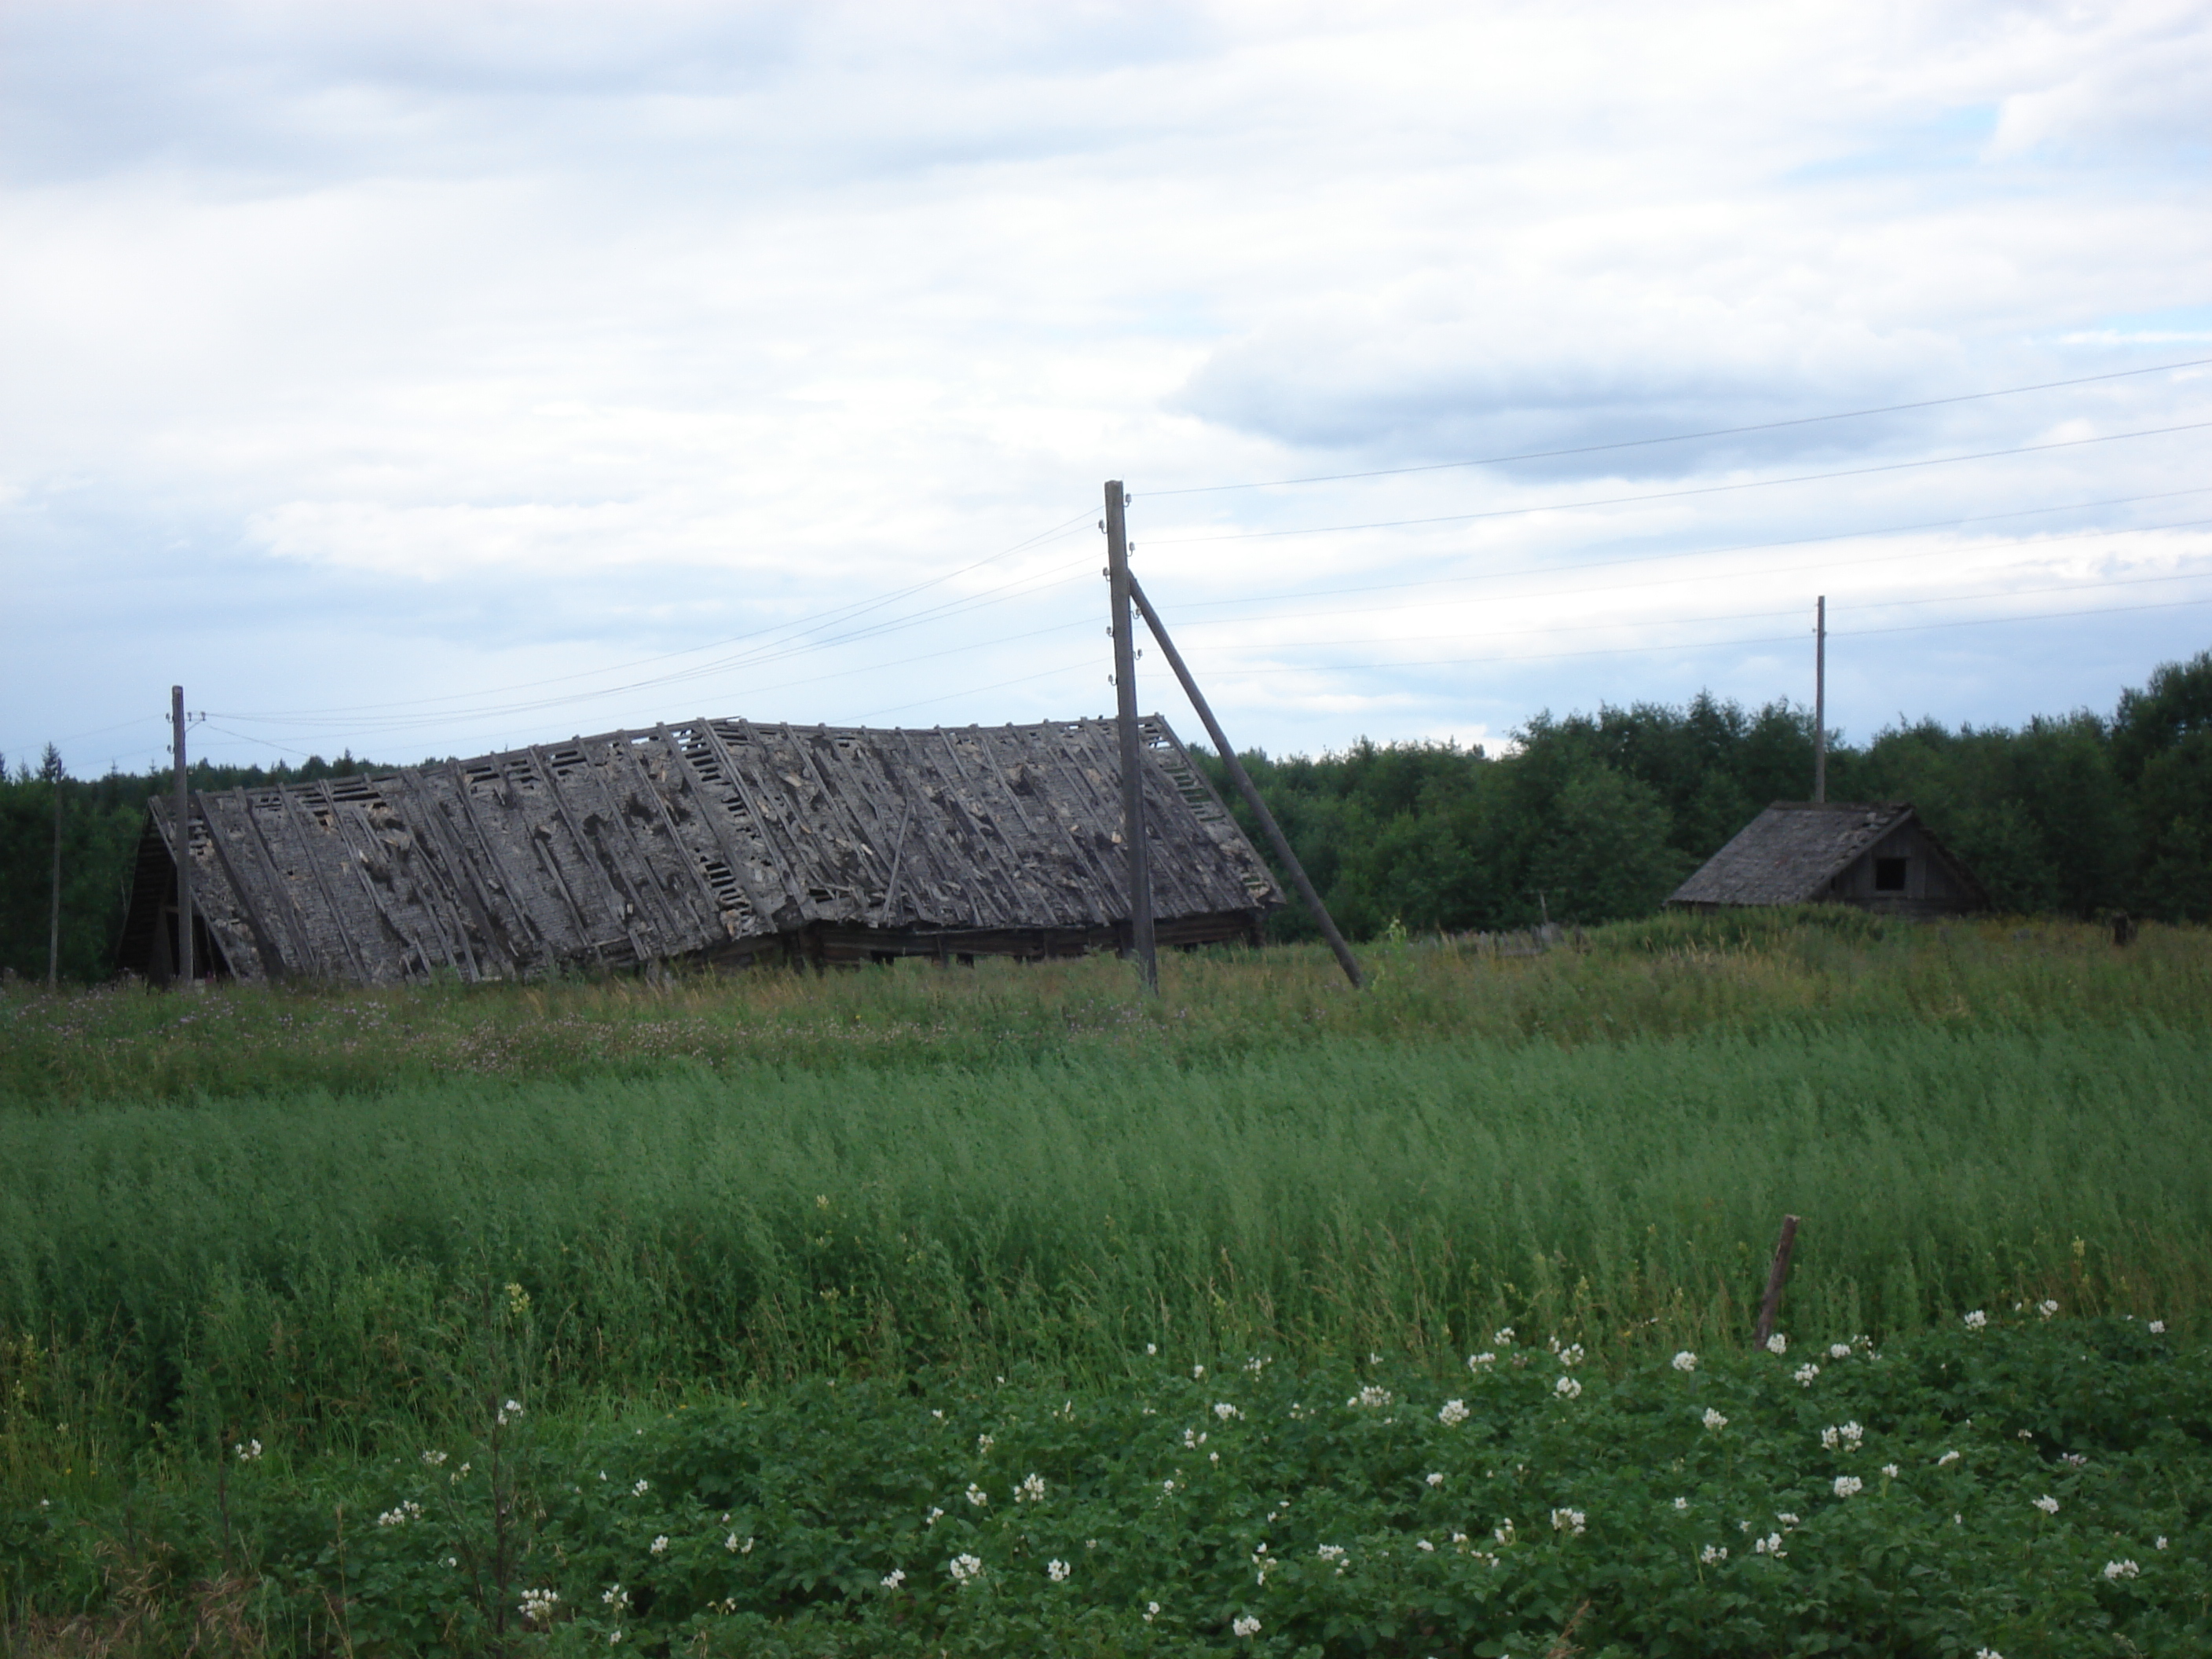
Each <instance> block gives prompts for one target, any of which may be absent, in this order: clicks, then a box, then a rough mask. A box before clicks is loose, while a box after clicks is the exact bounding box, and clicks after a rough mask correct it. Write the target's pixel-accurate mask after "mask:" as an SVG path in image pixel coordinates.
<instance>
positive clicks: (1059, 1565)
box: [1044, 1560, 1069, 1584]
mask: <svg viewBox="0 0 2212 1659" xmlns="http://www.w3.org/2000/svg"><path fill="white" fill-rule="evenodd" d="M1068 1571H1069V1568H1068V1565H1067V1563H1066V1562H1065V1561H1060V1560H1052V1561H1048V1562H1046V1563H1045V1564H1044V1576H1045V1577H1048V1578H1049V1579H1051V1580H1052V1582H1053V1583H1055V1584H1064V1583H1066V1582H1067V1575H1068Z"/></svg>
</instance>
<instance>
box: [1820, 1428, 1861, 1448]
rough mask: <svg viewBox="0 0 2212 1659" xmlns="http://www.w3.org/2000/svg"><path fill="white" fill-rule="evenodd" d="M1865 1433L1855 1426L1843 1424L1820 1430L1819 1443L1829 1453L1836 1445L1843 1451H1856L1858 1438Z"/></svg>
mask: <svg viewBox="0 0 2212 1659" xmlns="http://www.w3.org/2000/svg"><path fill="white" fill-rule="evenodd" d="M1865 1433H1866V1431H1865V1430H1864V1429H1863V1428H1861V1427H1860V1426H1859V1425H1857V1424H1856V1423H1845V1424H1844V1425H1842V1426H1840V1427H1832V1428H1826V1429H1823V1430H1821V1431H1820V1443H1821V1444H1822V1445H1824V1446H1826V1448H1827V1449H1829V1450H1830V1451H1833V1450H1835V1449H1836V1448H1837V1446H1838V1444H1840V1445H1841V1446H1842V1447H1843V1449H1844V1450H1845V1451H1857V1449H1859V1438H1860V1437H1861V1436H1863V1434H1865Z"/></svg>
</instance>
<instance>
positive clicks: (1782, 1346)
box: [1766, 1331, 1790, 1354]
mask: <svg viewBox="0 0 2212 1659" xmlns="http://www.w3.org/2000/svg"><path fill="white" fill-rule="evenodd" d="M1766 1351H1767V1352H1769V1353H1778V1354H1779V1353H1788V1352H1790V1339H1789V1338H1788V1337H1786V1336H1784V1335H1783V1334H1782V1333H1781V1332H1779V1331H1777V1332H1775V1334H1773V1335H1771V1336H1770V1337H1768V1338H1767V1339H1766Z"/></svg>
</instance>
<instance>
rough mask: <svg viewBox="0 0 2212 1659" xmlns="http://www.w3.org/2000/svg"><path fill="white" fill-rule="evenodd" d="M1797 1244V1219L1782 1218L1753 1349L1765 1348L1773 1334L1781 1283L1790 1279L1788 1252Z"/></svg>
mask: <svg viewBox="0 0 2212 1659" xmlns="http://www.w3.org/2000/svg"><path fill="white" fill-rule="evenodd" d="M1796 1243H1797V1218H1796V1216H1794V1215H1785V1216H1784V1217H1783V1218H1782V1237H1779V1238H1778V1239H1776V1240H1775V1241H1774V1264H1773V1265H1772V1266H1771V1267H1769V1268H1767V1270H1766V1297H1765V1300H1764V1301H1762V1302H1761V1303H1760V1304H1759V1323H1758V1324H1757V1325H1755V1326H1753V1328H1752V1332H1751V1343H1752V1346H1753V1347H1755V1348H1763V1347H1765V1346H1766V1339H1767V1338H1768V1337H1770V1336H1771V1335H1773V1334H1774V1314H1775V1310H1776V1309H1778V1307H1780V1306H1781V1304H1782V1281H1783V1280H1784V1279H1787V1278H1789V1277H1790V1251H1791V1250H1792V1249H1795V1248H1796Z"/></svg>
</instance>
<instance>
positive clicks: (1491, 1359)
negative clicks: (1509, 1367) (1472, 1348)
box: [1467, 1353, 1498, 1371]
mask: <svg viewBox="0 0 2212 1659" xmlns="http://www.w3.org/2000/svg"><path fill="white" fill-rule="evenodd" d="M1497 1363H1498V1356H1497V1355H1496V1354H1494V1353H1471V1354H1469V1355H1468V1357H1467V1368H1468V1370H1471V1371H1486V1370H1489V1369H1490V1368H1491V1367H1492V1365H1495V1364H1497Z"/></svg>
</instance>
